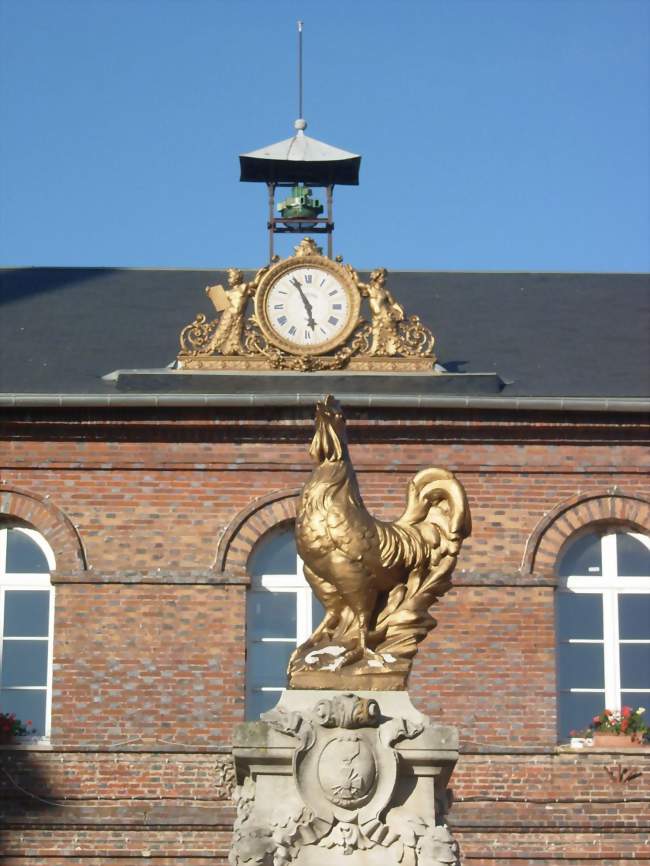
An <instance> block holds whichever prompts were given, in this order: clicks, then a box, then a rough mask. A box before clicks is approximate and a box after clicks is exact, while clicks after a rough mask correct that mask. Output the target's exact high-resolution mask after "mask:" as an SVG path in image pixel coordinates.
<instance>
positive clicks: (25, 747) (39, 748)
mask: <svg viewBox="0 0 650 866" xmlns="http://www.w3.org/2000/svg"><path fill="white" fill-rule="evenodd" d="M51 751H52V743H51V742H50V738H49V737H23V738H21V740H20V742H13V743H0V752H51Z"/></svg>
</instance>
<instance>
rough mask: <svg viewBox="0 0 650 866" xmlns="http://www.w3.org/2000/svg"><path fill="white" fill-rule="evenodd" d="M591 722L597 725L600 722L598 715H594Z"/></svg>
mask: <svg viewBox="0 0 650 866" xmlns="http://www.w3.org/2000/svg"><path fill="white" fill-rule="evenodd" d="M591 722H592V724H594V725H597V724H598V723H599V722H600V716H594V717H593V719H592V720H591Z"/></svg>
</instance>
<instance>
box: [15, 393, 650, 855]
mask: <svg viewBox="0 0 650 866" xmlns="http://www.w3.org/2000/svg"><path fill="white" fill-rule="evenodd" d="M310 415H311V413H310V412H308V411H302V410H301V411H295V412H291V413H289V412H286V413H285V414H284V415H281V414H280V413H274V414H264V413H261V412H259V413H254V412H242V413H241V415H239V416H236V415H235V414H234V413H230V414H228V413H226V412H223V413H221V414H217V415H215V414H214V413H212V414H211V415H208V414H207V413H203V414H202V413H200V412H195V413H193V414H192V413H190V412H189V410H187V411H186V412H185V413H184V414H183V415H182V416H181V415H179V416H178V417H176V418H174V417H172V416H170V415H169V414H167V415H165V414H164V413H157V414H147V413H144V412H143V413H141V414H140V415H139V416H136V415H135V413H132V414H131V415H122V416H119V415H116V414H113V415H109V414H104V415H102V414H100V413H96V414H94V415H92V414H86V415H81V414H79V415H78V416H77V417H73V416H69V417H64V416H63V414H62V413H58V414H57V413H49V414H46V413H41V414H39V415H37V416H36V417H31V418H30V419H26V418H24V417H21V416H20V414H16V415H15V416H14V417H13V418H9V420H8V421H7V423H6V424H5V426H4V428H3V429H2V430H0V433H2V438H3V439H4V442H3V448H2V459H1V467H0V491H2V490H4V491H5V494H4V498H2V493H0V502H2V503H4V507H3V510H4V511H5V512H7V513H11V506H12V503H14V507H15V503H16V502H19V501H20V502H23V506H21V507H23V508H24V509H25V510H24V511H23V512H21V514H22V516H23V518H24V519H28V520H29V519H30V515H31V521H32V522H33V523H34V525H36V528H37V529H39V530H40V531H42V532H43V534H44V535H46V537H48V539H49V540H50V543H51V544H52V547H53V549H54V551H55V554H56V555H57V564H58V570H57V573H56V574H55V575H54V582H55V585H56V620H55V647H54V656H55V670H54V689H53V712H52V750H51V751H43V750H40V751H38V750H31V751H30V750H27V751H25V750H15V749H14V750H12V749H5V750H0V759H1V760H0V769H1V770H2V772H1V773H0V797H1V798H2V799H1V801H0V802H1V803H2V808H3V815H4V830H0V844H1V846H2V849H3V851H4V857H5V859H4V860H3V861H2V862H3V863H7V864H10V866H11V864H14V863H20V864H21V866H36V864H39V866H58V864H62V863H64V862H65V863H66V866H73V864H83V866H90V864H91V863H92V864H95V866H108V864H113V863H115V864H117V863H120V864H122V863H127V862H128V863H129V864H132V863H138V862H142V863H144V862H146V863H150V864H157V866H163V864H165V866H166V864H172V863H173V864H175V866H176V864H180V863H186V862H188V863H192V864H195V866H203V864H204V863H206V864H207V863H211V864H212V863H225V862H226V860H225V858H226V852H227V849H228V838H229V835H228V834H229V826H230V823H231V821H232V808H231V806H230V803H229V801H228V799H227V798H228V795H229V790H230V787H231V784H232V776H231V774H230V775H229V773H230V771H229V769H228V766H229V765H228V763H227V761H228V756H227V750H228V745H229V739H230V731H231V729H232V725H233V724H234V723H236V722H238V721H240V720H241V719H242V718H243V692H244V668H245V622H244V614H245V591H246V577H245V572H244V570H243V568H242V563H243V562H244V561H245V556H246V553H247V551H249V550H250V549H251V547H252V545H253V544H254V542H255V540H256V538H257V537H258V536H259V535H260V534H261V533H262V532H263V531H264V530H265V528H266V527H268V526H269V525H272V523H273V522H274V521H276V520H278V519H287V518H288V517H290V516H291V514H292V502H293V500H292V491H295V489H296V488H298V487H299V486H300V484H302V483H303V481H304V480H305V479H306V477H307V475H308V473H309V471H310V461H309V458H308V455H307V443H308V441H309V437H310V435H311V419H310ZM350 415H351V418H350V423H349V428H350V436H351V440H352V449H351V450H352V458H353V461H354V462H355V465H356V467H357V472H358V476H359V481H360V485H361V489H362V493H363V495H364V498H365V500H366V504H367V506H368V507H369V509H370V510H371V511H372V512H373V513H374V514H375V515H376V516H377V517H380V518H382V519H389V520H390V519H395V518H396V517H397V516H398V515H399V513H400V511H401V508H402V506H403V503H404V495H405V488H406V483H407V481H408V480H409V478H410V477H411V476H412V475H413V474H414V473H415V472H416V471H417V470H418V469H420V468H422V467H423V466H425V465H431V464H433V465H440V466H445V467H446V468H449V469H452V470H453V471H454V472H456V473H457V475H458V477H459V478H460V480H461V481H462V482H463V484H464V485H465V487H466V489H467V492H468V496H469V499H470V503H471V508H472V516H473V524H474V530H473V535H472V537H471V539H470V540H469V541H468V542H467V543H466V545H465V546H464V548H463V551H462V553H461V557H460V561H459V568H458V571H457V574H456V578H455V585H454V589H453V590H452V591H451V592H450V593H449V594H448V595H447V596H445V597H444V598H443V599H442V600H441V601H440V602H439V604H438V605H437V607H436V608H435V609H434V611H433V613H434V615H435V616H436V618H437V619H438V620H439V625H438V627H437V629H436V630H434V631H433V632H432V633H431V634H430V635H429V637H428V638H427V640H426V641H425V642H424V643H423V645H422V647H421V650H420V653H419V655H418V657H417V659H416V661H415V664H414V670H413V674H412V678H411V684H410V687H411V694H412V698H413V701H414V703H415V704H416V706H418V707H419V708H420V709H421V710H422V711H423V712H425V713H427V714H428V715H430V716H431V717H432V718H434V719H436V720H440V721H445V722H447V723H451V724H455V725H457V726H458V727H459V728H460V735H461V743H462V744H463V751H464V754H463V757H462V760H461V762H460V764H459V767H458V768H457V770H456V772H455V774H454V776H453V778H452V785H453V789H454V791H453V793H454V806H453V808H452V811H451V814H450V821H451V823H452V825H453V827H454V832H455V833H456V835H457V836H458V838H459V841H460V843H461V848H462V852H463V858H464V860H465V862H468V863H472V862H476V863H481V864H483V863H485V864H492V863H495V864H496V863H498V864H500V866H509V864H511V863H515V862H516V863H517V864H518V866H523V864H525V863H536V864H540V863H548V864H554V863H556V862H557V863H560V862H562V863H563V864H564V866H570V864H571V863H575V864H583V863H587V862H590V863H593V862H594V861H600V862H607V863H613V862H621V863H622V862H627V863H629V862H631V860H632V859H634V858H636V859H640V858H642V857H647V858H649V859H650V850H649V849H648V846H647V843H646V841H645V840H646V839H647V836H648V829H650V828H649V826H648V825H649V824H650V821H649V820H648V818H647V814H648V808H647V806H648V796H649V792H648V788H647V785H648V779H649V778H650V767H649V766H647V761H648V757H647V755H635V756H632V757H629V756H627V755H626V756H624V759H623V763H624V764H625V765H626V766H627V765H628V764H629V763H630V762H632V763H634V765H636V763H644V762H645V763H646V766H645V771H644V772H643V774H642V775H641V776H639V777H636V778H633V779H631V780H630V781H626V782H620V781H616V780H615V779H614V778H613V777H612V776H611V774H610V773H609V772H608V771H607V767H608V766H615V765H616V764H617V763H619V764H620V763H621V760H619V758H618V757H617V756H616V755H603V754H595V753H592V754H590V755H582V754H581V755H575V754H567V753H565V752H563V751H562V750H557V749H556V746H555V740H556V734H555V730H556V706H555V651H554V615H553V591H554V590H553V587H554V578H553V574H552V570H551V569H549V567H548V558H549V556H551V555H553V554H552V553H551V554H549V553H548V550H551V547H550V543H549V542H547V543H546V544H547V546H546V547H545V548H543V550H544V555H543V556H540V557H539V560H538V563H537V565H535V562H534V556H533V554H531V556H530V557H529V561H530V562H529V564H530V563H532V566H531V567H529V568H527V567H523V565H524V564H525V563H524V561H525V554H526V549H527V544H529V542H530V539H531V538H533V537H534V536H535V532H536V529H538V528H539V527H540V526H542V527H543V529H544V532H546V527H545V524H544V521H545V520H546V519H547V518H548V519H550V518H552V517H553V516H554V513H555V512H554V509H558V507H559V506H561V505H562V503H568V502H571V501H582V500H583V499H584V498H585V497H590V496H591V497H601V498H602V499H603V501H610V500H611V499H612V497H614V498H616V497H623V496H627V497H629V498H630V499H629V501H634V502H636V501H637V499H635V497H643V496H644V495H647V465H648V460H649V458H648V449H647V433H648V430H647V426H644V425H643V424H641V423H639V420H638V419H636V418H626V417H619V418H613V419H612V418H606V419H603V417H593V418H589V417H581V418H580V419H579V420H580V424H577V423H575V419H571V418H566V417H557V418H549V417H547V416H537V417H535V416H530V417H527V418H524V417H523V416H514V415H506V414H503V415H499V416H497V415H494V416H490V417H482V416H480V415H475V414H474V415H472V414H469V413H467V414H462V413H456V414H453V413H446V414H445V413H438V414H436V415H434V414H433V413H425V412H422V413H407V412H403V413H395V412H393V413H390V412H388V411H386V412H383V413H382V414H381V415H376V416H374V417H370V416H369V415H367V414H363V413H350ZM278 491H284V493H283V494H282V496H280V495H279V494H278V493H277V492H278ZM617 501H618V500H617ZM639 501H640V500H639ZM30 503H31V504H30ZM30 509H31V511H30ZM621 513H622V512H621ZM634 513H635V514H637V513H640V512H638V510H637V511H635V512H634ZM25 515H27V516H25ZM549 515H550V518H549ZM639 519H642V518H639ZM643 519H645V518H643ZM646 528H648V529H650V525H648V526H647V527H646ZM559 536H560V537H559V538H558V539H557V540H556V542H554V543H555V544H556V548H557V546H558V545H561V543H562V538H563V536H561V534H559ZM544 537H546V538H551V539H552V535H551V534H550V531H549V533H547V535H546V536H544ZM535 544H537V541H536V542H535ZM75 545H77V546H78V548H79V549H78V551H76V552H75V550H74V548H75ZM540 550H542V548H541V547H540ZM615 775H616V773H615V772H614V776H615ZM53 804H54V805H53Z"/></svg>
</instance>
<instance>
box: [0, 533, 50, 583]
mask: <svg viewBox="0 0 650 866" xmlns="http://www.w3.org/2000/svg"><path fill="white" fill-rule="evenodd" d="M49 570H50V569H49V568H48V565H47V559H45V554H44V553H43V551H42V550H41V548H40V547H39V546H38V544H36V542H35V541H32V539H31V538H30V537H29V536H28V535H25V533H24V532H21V531H20V530H19V529H8V530H7V571H8V572H18V573H20V574H29V573H32V574H43V573H44V572H48V571H49Z"/></svg>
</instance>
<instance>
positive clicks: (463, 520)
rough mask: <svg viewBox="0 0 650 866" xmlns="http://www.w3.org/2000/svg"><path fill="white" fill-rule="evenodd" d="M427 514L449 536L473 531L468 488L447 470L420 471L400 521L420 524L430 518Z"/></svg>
mask: <svg viewBox="0 0 650 866" xmlns="http://www.w3.org/2000/svg"><path fill="white" fill-rule="evenodd" d="M432 509H434V511H433V512H432ZM427 516H429V520H428V521H427V522H432V523H434V524H435V525H436V526H438V527H439V528H440V529H441V530H442V531H443V532H444V533H445V535H447V536H450V535H453V536H455V535H458V534H460V535H461V536H466V535H469V533H470V532H471V516H470V511H469V505H468V503H467V497H466V495H465V491H464V490H463V487H462V485H461V484H459V482H458V481H457V480H456V479H455V477H454V476H453V474H452V473H451V472H447V470H446V469H435V468H433V467H432V468H430V469H423V470H422V471H421V472H418V474H417V475H416V476H415V477H414V478H413V480H412V481H411V482H409V486H408V494H407V501H406V509H405V511H404V513H403V514H402V516H401V517H400V518H399V520H398V521H397V523H398V524H401V525H402V526H416V525H417V524H419V523H422V522H423V521H424V520H427Z"/></svg>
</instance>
